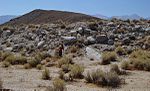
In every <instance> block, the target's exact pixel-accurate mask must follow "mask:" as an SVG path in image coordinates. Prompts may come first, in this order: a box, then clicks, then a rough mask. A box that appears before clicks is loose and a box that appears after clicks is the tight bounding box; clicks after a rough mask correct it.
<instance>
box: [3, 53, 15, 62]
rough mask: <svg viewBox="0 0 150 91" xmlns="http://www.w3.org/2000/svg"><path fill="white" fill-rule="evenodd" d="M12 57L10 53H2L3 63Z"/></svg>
mask: <svg viewBox="0 0 150 91" xmlns="http://www.w3.org/2000/svg"><path fill="white" fill-rule="evenodd" d="M11 55H13V54H12V53H10V52H1V58H2V61H4V60H5V59H6V58H7V57H8V56H11Z"/></svg>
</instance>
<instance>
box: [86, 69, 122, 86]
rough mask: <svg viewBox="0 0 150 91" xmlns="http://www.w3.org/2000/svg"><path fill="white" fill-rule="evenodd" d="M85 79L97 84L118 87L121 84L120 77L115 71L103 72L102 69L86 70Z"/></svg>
mask: <svg viewBox="0 0 150 91" xmlns="http://www.w3.org/2000/svg"><path fill="white" fill-rule="evenodd" d="M85 80H86V81H87V82H89V83H94V84H96V85H98V86H110V87H118V86H119V85H120V84H121V79H120V78H119V76H118V75H117V74H116V72H111V71H110V72H108V73H105V72H103V71H102V70H99V69H98V70H96V71H92V72H87V74H86V75H85Z"/></svg>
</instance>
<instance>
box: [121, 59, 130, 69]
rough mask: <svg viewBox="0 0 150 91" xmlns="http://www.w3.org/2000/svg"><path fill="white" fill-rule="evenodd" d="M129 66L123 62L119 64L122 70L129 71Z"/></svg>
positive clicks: (126, 62) (127, 62)
mask: <svg viewBox="0 0 150 91" xmlns="http://www.w3.org/2000/svg"><path fill="white" fill-rule="evenodd" d="M129 65H130V63H129V61H123V62H122V63H121V68H122V69H124V70H128V69H129Z"/></svg>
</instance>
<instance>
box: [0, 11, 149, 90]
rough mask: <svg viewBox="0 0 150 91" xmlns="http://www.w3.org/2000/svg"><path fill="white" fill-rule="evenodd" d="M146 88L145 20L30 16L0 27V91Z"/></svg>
mask: <svg viewBox="0 0 150 91" xmlns="http://www.w3.org/2000/svg"><path fill="white" fill-rule="evenodd" d="M90 19H91V20H90ZM66 22H68V23H67V24H66ZM149 88H150V21H149V20H144V19H141V20H119V19H115V18H113V19H111V20H103V19H97V18H95V17H91V16H88V15H84V14H78V13H70V12H63V11H46V10H35V11H32V12H30V13H28V14H25V15H23V16H21V17H18V18H16V19H13V20H11V21H9V22H7V23H5V24H4V25H3V26H0V90H1V89H7V90H13V91H149Z"/></svg>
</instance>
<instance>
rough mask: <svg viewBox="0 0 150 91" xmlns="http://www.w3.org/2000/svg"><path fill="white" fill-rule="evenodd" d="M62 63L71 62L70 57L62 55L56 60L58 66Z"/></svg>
mask: <svg viewBox="0 0 150 91" xmlns="http://www.w3.org/2000/svg"><path fill="white" fill-rule="evenodd" d="M64 64H73V61H72V59H71V58H70V57H67V56H64V57H62V58H61V59H60V60H59V61H58V67H59V68H60V67H61V66H62V65H64Z"/></svg>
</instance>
